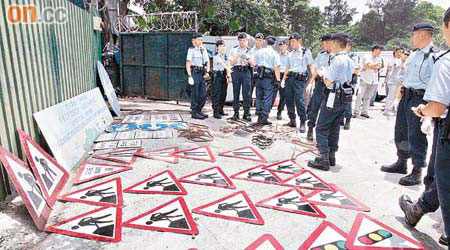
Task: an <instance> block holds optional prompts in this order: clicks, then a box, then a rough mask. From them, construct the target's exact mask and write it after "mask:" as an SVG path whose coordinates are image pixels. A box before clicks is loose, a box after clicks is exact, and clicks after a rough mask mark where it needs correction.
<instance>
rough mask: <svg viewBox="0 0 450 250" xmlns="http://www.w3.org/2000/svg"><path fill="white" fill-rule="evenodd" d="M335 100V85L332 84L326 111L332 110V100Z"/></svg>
mask: <svg viewBox="0 0 450 250" xmlns="http://www.w3.org/2000/svg"><path fill="white" fill-rule="evenodd" d="M335 99H336V83H333V89H332V90H331V92H330V93H329V94H328V99H327V105H326V106H327V109H328V110H332V109H333V108H334V100H335Z"/></svg>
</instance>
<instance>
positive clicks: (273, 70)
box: [254, 36, 280, 125]
mask: <svg viewBox="0 0 450 250" xmlns="http://www.w3.org/2000/svg"><path fill="white" fill-rule="evenodd" d="M266 42H267V47H265V48H263V49H262V50H261V51H260V52H257V53H255V55H254V56H255V60H254V63H255V67H256V71H257V78H256V114H257V115H258V123H259V124H262V125H270V124H272V123H271V122H270V121H269V120H268V118H269V113H270V109H271V108H272V96H273V89H274V85H275V84H279V82H280V56H279V55H278V53H277V52H276V51H275V50H274V49H273V47H272V46H273V45H274V44H275V42H276V38H275V37H273V36H268V37H267V38H266Z"/></svg>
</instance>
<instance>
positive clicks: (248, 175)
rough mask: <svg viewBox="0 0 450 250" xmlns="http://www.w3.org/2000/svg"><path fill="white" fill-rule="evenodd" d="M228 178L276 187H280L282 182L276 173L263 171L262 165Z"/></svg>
mask: <svg viewBox="0 0 450 250" xmlns="http://www.w3.org/2000/svg"><path fill="white" fill-rule="evenodd" d="M230 178H232V179H236V180H246V181H252V182H261V183H266V184H277V185H281V183H282V181H283V180H282V179H281V178H280V177H279V176H278V175H277V174H276V173H274V172H272V171H269V170H266V169H264V166H263V165H260V166H256V167H252V168H249V169H246V170H243V171H241V172H239V173H236V174H234V175H232V176H230Z"/></svg>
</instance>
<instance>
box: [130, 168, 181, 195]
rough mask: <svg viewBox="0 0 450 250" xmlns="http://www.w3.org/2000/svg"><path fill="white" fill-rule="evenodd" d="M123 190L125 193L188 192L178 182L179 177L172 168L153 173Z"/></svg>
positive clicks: (179, 193)
mask: <svg viewBox="0 0 450 250" xmlns="http://www.w3.org/2000/svg"><path fill="white" fill-rule="evenodd" d="M123 191H124V192H125V193H138V194H178V195H185V194H187V192H186V190H185V189H184V187H183V186H182V185H181V183H180V182H178V180H177V178H176V177H175V175H174V174H173V173H172V171H170V170H165V171H162V172H160V173H158V174H156V175H153V176H151V177H149V178H147V179H145V180H143V181H140V182H138V183H136V184H134V185H132V186H131V187H128V188H126V189H125V190H123Z"/></svg>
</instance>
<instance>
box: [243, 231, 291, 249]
mask: <svg viewBox="0 0 450 250" xmlns="http://www.w3.org/2000/svg"><path fill="white" fill-rule="evenodd" d="M269 249H273V250H284V248H283V247H282V246H281V244H280V242H278V241H277V239H275V237H273V235H271V234H264V235H263V236H261V237H259V238H258V239H257V240H255V242H253V243H252V244H250V245H249V246H248V247H246V248H245V250H269Z"/></svg>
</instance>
